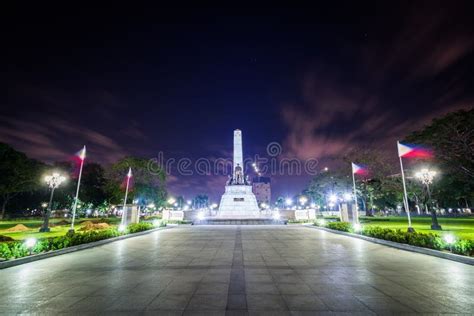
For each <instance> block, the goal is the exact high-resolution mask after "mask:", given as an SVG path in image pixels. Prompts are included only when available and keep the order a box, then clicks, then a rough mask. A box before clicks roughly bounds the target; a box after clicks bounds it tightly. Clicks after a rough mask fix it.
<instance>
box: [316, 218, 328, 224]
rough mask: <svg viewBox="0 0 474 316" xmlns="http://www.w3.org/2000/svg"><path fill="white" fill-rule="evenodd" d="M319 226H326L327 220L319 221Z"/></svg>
mask: <svg viewBox="0 0 474 316" xmlns="http://www.w3.org/2000/svg"><path fill="white" fill-rule="evenodd" d="M316 222H317V224H318V226H325V225H326V220H325V219H324V218H321V219H318V220H317V221H316Z"/></svg>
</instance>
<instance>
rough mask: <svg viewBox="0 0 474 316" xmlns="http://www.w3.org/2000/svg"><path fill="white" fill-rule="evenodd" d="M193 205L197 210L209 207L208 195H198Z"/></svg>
mask: <svg viewBox="0 0 474 316" xmlns="http://www.w3.org/2000/svg"><path fill="white" fill-rule="evenodd" d="M193 205H194V207H195V208H204V207H208V206H209V197H208V196H207V195H206V194H198V195H196V197H195V198H194V199H193Z"/></svg>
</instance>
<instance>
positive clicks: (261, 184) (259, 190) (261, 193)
mask: <svg viewBox="0 0 474 316" xmlns="http://www.w3.org/2000/svg"><path fill="white" fill-rule="evenodd" d="M270 182H271V181H270V178H269V177H255V178H253V181H252V187H253V194H255V197H256V198H257V203H258V205H260V204H261V203H266V204H270V202H271V200H272V190H271V187H270Z"/></svg>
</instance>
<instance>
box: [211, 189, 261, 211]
mask: <svg viewBox="0 0 474 316" xmlns="http://www.w3.org/2000/svg"><path fill="white" fill-rule="evenodd" d="M217 217H218V218H232V219H245V218H261V217H262V215H261V214H260V209H259V208H258V204H257V199H256V198H255V195H254V194H253V192H252V186H251V185H227V186H226V187H225V193H224V194H223V195H222V198H221V203H220V204H219V211H218V212H217Z"/></svg>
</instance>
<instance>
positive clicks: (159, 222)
mask: <svg viewBox="0 0 474 316" xmlns="http://www.w3.org/2000/svg"><path fill="white" fill-rule="evenodd" d="M152 224H153V226H156V227H158V226H160V224H161V221H160V220H159V219H154V220H153V222H152Z"/></svg>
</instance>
